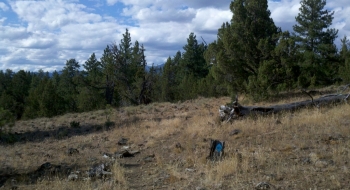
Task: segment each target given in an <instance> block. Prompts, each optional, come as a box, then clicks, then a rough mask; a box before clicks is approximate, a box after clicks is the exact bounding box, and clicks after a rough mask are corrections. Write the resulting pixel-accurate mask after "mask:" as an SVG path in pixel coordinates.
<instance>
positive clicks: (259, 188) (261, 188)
mask: <svg viewBox="0 0 350 190" xmlns="http://www.w3.org/2000/svg"><path fill="white" fill-rule="evenodd" d="M270 188H271V184H269V183H267V182H260V183H258V184H257V185H256V186H255V189H256V190H265V189H270Z"/></svg>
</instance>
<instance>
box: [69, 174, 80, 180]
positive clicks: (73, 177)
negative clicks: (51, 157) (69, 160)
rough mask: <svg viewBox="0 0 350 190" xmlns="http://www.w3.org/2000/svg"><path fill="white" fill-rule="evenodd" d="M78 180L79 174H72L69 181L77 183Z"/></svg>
mask: <svg viewBox="0 0 350 190" xmlns="http://www.w3.org/2000/svg"><path fill="white" fill-rule="evenodd" d="M77 179H78V174H75V173H71V174H69V176H68V181H75V180H77Z"/></svg>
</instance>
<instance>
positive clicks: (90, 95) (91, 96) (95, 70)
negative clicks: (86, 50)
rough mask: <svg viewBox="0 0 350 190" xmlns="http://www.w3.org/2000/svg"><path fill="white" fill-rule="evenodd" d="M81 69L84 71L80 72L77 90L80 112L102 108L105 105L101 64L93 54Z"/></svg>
mask: <svg viewBox="0 0 350 190" xmlns="http://www.w3.org/2000/svg"><path fill="white" fill-rule="evenodd" d="M83 67H84V69H85V70H84V71H83V72H82V75H81V78H80V85H79V88H78V91H79V94H78V97H77V98H78V108H79V110H80V111H90V110H94V109H98V108H103V107H104V105H105V104H106V103H105V99H104V91H103V89H104V87H103V86H104V83H103V82H102V81H103V72H102V64H101V62H100V61H98V60H97V59H96V56H95V53H93V54H91V56H90V58H89V59H88V60H87V61H86V62H85V64H83Z"/></svg>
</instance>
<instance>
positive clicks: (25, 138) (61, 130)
mask: <svg viewBox="0 0 350 190" xmlns="http://www.w3.org/2000/svg"><path fill="white" fill-rule="evenodd" d="M137 121H139V118H135V117H133V118H131V119H128V120H123V121H120V122H118V123H115V122H111V121H109V122H108V123H107V122H106V123H105V124H103V125H102V124H101V125H89V124H86V125H81V126H75V127H69V126H59V127H57V128H55V129H53V130H36V131H27V132H23V133H17V132H14V133H0V145H6V144H13V143H16V142H23V143H25V142H42V141H44V140H45V139H49V138H51V139H67V138H70V137H73V136H81V135H87V134H92V133H99V132H103V131H108V130H111V129H114V128H116V127H123V126H126V125H128V124H132V123H135V122H137Z"/></svg>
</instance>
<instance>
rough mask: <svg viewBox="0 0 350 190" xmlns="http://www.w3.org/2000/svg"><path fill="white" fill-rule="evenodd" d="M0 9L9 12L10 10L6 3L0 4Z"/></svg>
mask: <svg viewBox="0 0 350 190" xmlns="http://www.w3.org/2000/svg"><path fill="white" fill-rule="evenodd" d="M0 9H2V10H3V11H7V10H9V7H8V6H7V5H6V4H5V3H3V2H0Z"/></svg>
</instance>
